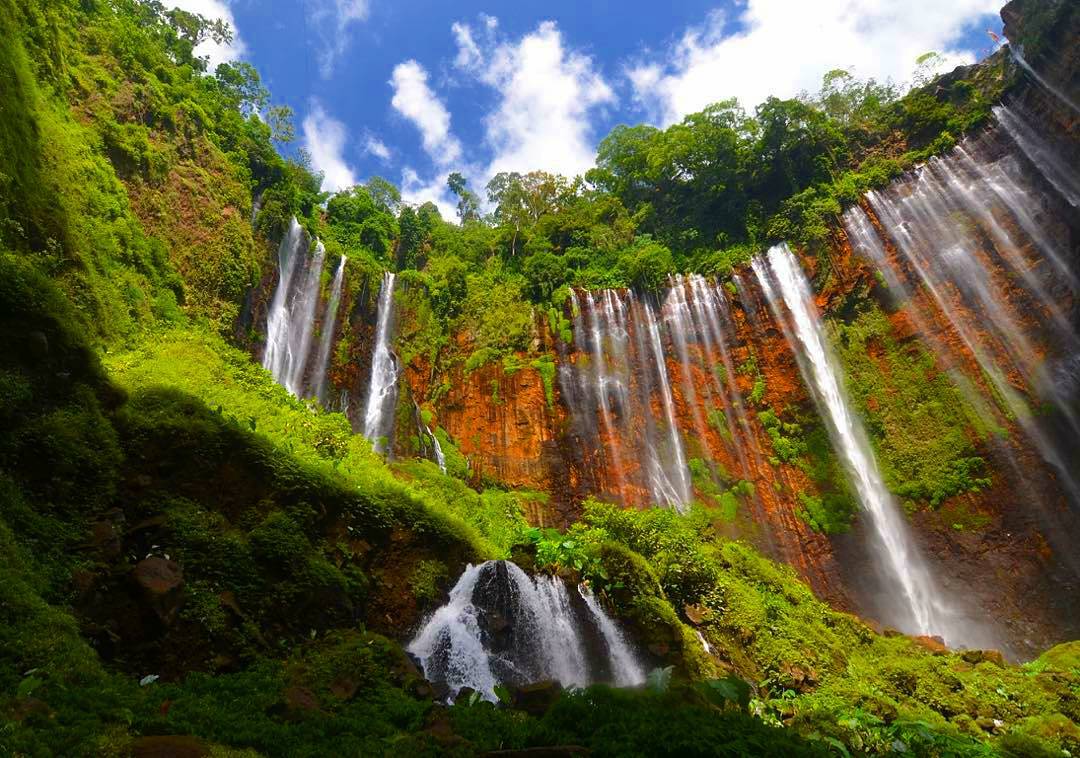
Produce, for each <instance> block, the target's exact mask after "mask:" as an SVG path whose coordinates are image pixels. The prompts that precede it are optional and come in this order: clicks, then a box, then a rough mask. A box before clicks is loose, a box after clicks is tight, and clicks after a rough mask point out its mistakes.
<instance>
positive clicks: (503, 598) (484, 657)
mask: <svg viewBox="0 0 1080 758" xmlns="http://www.w3.org/2000/svg"><path fill="white" fill-rule="evenodd" d="M575 595H576V598H575ZM407 650H408V651H409V653H411V654H412V655H414V656H416V658H417V659H418V660H419V662H420V666H421V668H422V669H423V671H424V676H425V677H427V678H428V679H429V680H431V681H439V682H445V683H446V684H447V685H448V686H449V688H450V693H451V697H455V696H456V695H457V693H458V692H460V691H461V689H462V688H464V687H469V688H472V689H473V690H475V691H476V692H478V693H480V694H481V695H482V696H483V697H485V698H486V699H488V700H491V701H492V702H495V701H496V696H495V687H496V686H497V685H499V684H509V685H516V686H521V685H524V684H530V683H535V682H540V681H545V680H555V681H558V682H560V683H561V684H562V685H563V686H564V687H581V686H584V685H587V684H591V683H594V682H610V683H613V684H617V685H620V686H631V685H635V684H640V683H642V682H644V681H645V671H644V669H643V668H642V666H641V664H640V663H639V661H638V658H637V656H636V654H635V653H634V652H633V650H632V649H631V648H630V646H629V645H628V644H627V641H626V639H625V637H624V636H623V635H622V632H621V631H620V630H619V629H618V627H617V625H616V624H615V622H614V621H613V620H612V619H611V618H610V617H609V616H608V615H607V614H606V613H605V612H604V610H603V608H601V607H600V604H599V603H598V602H597V601H596V598H595V597H594V596H593V595H592V592H591V591H590V590H589V589H588V588H587V587H581V588H579V590H578V592H577V593H570V592H569V591H568V590H567V587H566V584H565V583H563V581H562V580H561V579H557V578H553V577H547V576H537V577H535V578H534V577H529V575H528V574H526V573H525V572H524V571H522V570H521V569H520V568H519V567H518V566H516V565H515V564H513V563H510V562H507V561H488V562H487V563H482V564H480V565H479V566H469V567H468V568H467V569H466V570H465V572H464V573H463V574H462V575H461V578H459V579H458V582H457V584H456V585H454V588H453V589H452V590H451V591H450V599H449V601H448V602H447V604H446V605H444V606H442V607H441V608H439V609H438V610H436V611H435V613H433V614H432V615H431V617H430V618H429V619H427V621H426V622H425V623H424V625H423V627H422V628H421V629H420V631H419V632H418V633H417V635H416V637H415V638H414V639H413V640H412V642H410V643H409V645H408V648H407Z"/></svg>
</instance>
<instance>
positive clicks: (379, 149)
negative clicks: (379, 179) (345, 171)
mask: <svg viewBox="0 0 1080 758" xmlns="http://www.w3.org/2000/svg"><path fill="white" fill-rule="evenodd" d="M364 152H366V153H367V154H368V155H374V156H375V157H376V158H378V159H379V160H381V161H383V162H385V161H388V160H390V148H388V147H387V146H386V143H385V142H383V141H382V140H381V139H379V138H378V137H376V136H374V135H370V134H369V135H368V137H367V139H366V140H364Z"/></svg>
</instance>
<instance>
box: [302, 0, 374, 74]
mask: <svg viewBox="0 0 1080 758" xmlns="http://www.w3.org/2000/svg"><path fill="white" fill-rule="evenodd" d="M309 7H310V8H311V14H310V20H311V24H312V26H313V27H314V28H315V30H316V36H317V37H318V39H319V49H318V51H317V58H318V61H319V73H320V74H321V75H322V77H323V78H324V79H328V78H329V77H330V75H331V74H333V73H334V67H335V66H336V65H337V62H338V60H339V59H340V58H341V56H342V55H344V53H345V50H347V49H348V47H349V34H350V31H351V29H350V27H352V26H353V25H354V24H358V23H360V22H362V21H365V20H367V17H368V13H369V12H370V10H371V7H370V5H369V2H368V0H313V1H312V2H311V3H310V5H309Z"/></svg>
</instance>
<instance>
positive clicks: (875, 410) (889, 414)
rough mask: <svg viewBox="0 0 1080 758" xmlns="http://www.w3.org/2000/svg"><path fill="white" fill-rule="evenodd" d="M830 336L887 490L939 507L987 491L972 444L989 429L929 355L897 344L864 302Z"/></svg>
mask: <svg viewBox="0 0 1080 758" xmlns="http://www.w3.org/2000/svg"><path fill="white" fill-rule="evenodd" d="M833 334H834V338H835V339H834V341H835V342H836V344H837V345H838V348H839V354H840V357H841V360H842V361H843V363H844V368H845V372H846V377H847V382H848V387H849V389H850V391H851V394H852V397H853V399H854V400H855V402H856V403H857V404H858V406H859V408H860V410H861V411H862V413H863V415H864V418H865V419H866V422H867V429H868V430H869V432H870V436H871V439H872V441H873V443H874V448H875V452H876V453H877V458H878V461H879V464H880V465H881V469H882V474H883V476H884V478H885V483H886V485H888V487H889V489H890V490H892V491H893V492H894V493H895V494H896V495H897V496H898V497H900V498H903V499H906V500H912V501H916V502H923V503H928V504H929V505H931V506H932V507H938V506H940V505H941V504H942V503H943V502H944V501H945V500H947V499H948V498H950V497H953V496H954V495H960V494H963V493H966V492H978V491H979V490H980V489H981V488H983V487H987V486H989V485H990V479H989V478H988V477H987V476H986V475H985V474H986V461H985V460H984V459H983V458H982V457H981V456H980V455H978V454H977V452H978V451H977V449H976V445H977V444H978V443H979V442H981V441H984V440H986V439H987V437H988V436H989V435H991V434H992V433H993V432H994V430H993V429H992V428H991V427H989V426H988V425H987V424H986V422H985V421H984V420H983V418H982V416H981V415H980V414H979V413H978V412H977V410H976V409H975V408H974V407H973V406H972V405H971V403H969V402H968V400H967V398H966V397H965V396H964V394H963V393H962V392H961V391H960V389H959V388H958V387H957V386H956V385H955V384H954V383H953V382H952V380H951V379H950V378H949V376H948V375H947V374H946V373H944V372H942V371H941V370H940V369H939V368H938V366H937V365H936V362H935V360H934V357H933V355H932V354H931V353H929V352H928V351H927V350H926V349H925V348H924V347H923V346H922V345H920V344H918V343H914V342H906V343H899V342H897V341H896V339H895V338H894V336H893V333H892V327H891V324H890V323H889V320H888V318H887V317H886V316H885V314H884V313H883V312H882V311H881V310H879V309H878V308H876V307H875V306H873V305H872V304H871V303H870V302H869V301H867V302H864V303H863V304H862V306H861V310H860V312H859V313H858V315H857V316H856V318H854V319H852V320H851V321H850V322H848V323H835V324H833Z"/></svg>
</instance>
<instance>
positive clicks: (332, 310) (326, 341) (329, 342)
mask: <svg viewBox="0 0 1080 758" xmlns="http://www.w3.org/2000/svg"><path fill="white" fill-rule="evenodd" d="M344 279H345V256H344V255H343V256H341V261H340V262H339V263H338V268H337V273H336V274H334V281H333V283H332V284H331V285H330V299H329V300H327V302H326V311H325V312H324V313H323V320H322V334H321V335H320V337H319V353H318V357H317V358H316V361H315V369H314V372H313V373H312V381H311V383H312V385H314V386H315V388H316V389H315V396H316V397H317V398H318V399H319V402H320V403H322V404H323V405H324V406H325V405H326V392H327V371H328V370H329V368H330V351H331V349H332V348H333V346H334V327H335V326H336V325H337V312H338V306H339V305H340V304H341V286H342V283H343V281H344Z"/></svg>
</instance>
